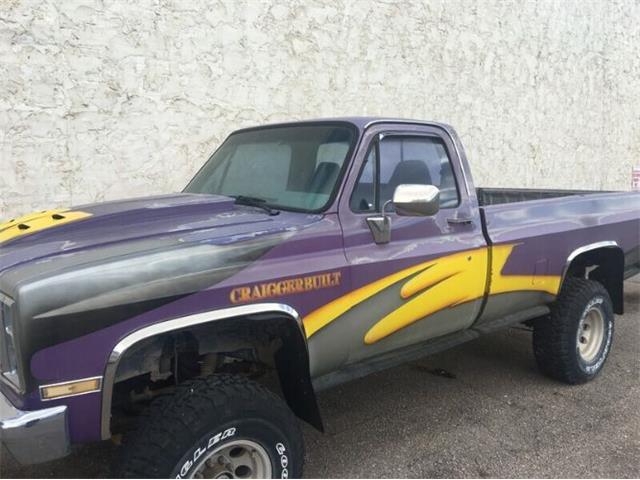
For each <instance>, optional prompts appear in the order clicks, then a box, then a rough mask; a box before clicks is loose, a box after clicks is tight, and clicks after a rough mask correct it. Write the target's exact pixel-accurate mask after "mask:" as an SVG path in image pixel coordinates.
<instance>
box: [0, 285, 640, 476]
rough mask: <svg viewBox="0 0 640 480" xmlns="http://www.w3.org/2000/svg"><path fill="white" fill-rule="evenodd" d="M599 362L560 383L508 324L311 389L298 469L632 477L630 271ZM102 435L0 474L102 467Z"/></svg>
mask: <svg viewBox="0 0 640 480" xmlns="http://www.w3.org/2000/svg"><path fill="white" fill-rule="evenodd" d="M625 290H626V293H625V303H626V313H625V315H624V316H618V317H617V318H616V326H615V328H616V330H615V338H614V344H613V349H612V352H611V355H610V357H609V359H608V361H607V364H606V365H605V368H604V370H603V371H602V373H601V374H600V375H599V377H598V378H597V379H595V380H594V381H593V382H590V383H588V384H586V385H580V386H567V385H563V384H561V383H558V382H555V381H553V380H550V379H547V378H546V377H543V376H542V375H540V374H539V373H538V371H537V370H536V366H535V362H534V359H533V353H532V349H531V333H530V332H529V331H526V330H524V329H519V328H511V329H508V330H505V331H503V332H500V333H497V334H494V335H491V336H486V337H484V338H480V339H478V340H475V341H473V342H470V343H467V344H465V345H461V346H459V347H456V348H454V349H452V350H449V351H447V352H443V353H440V354H437V355H433V356H430V357H426V358H425V359H423V360H420V361H417V362H413V363H409V364H407V365H403V366H401V367H397V368H393V369H390V370H387V371H384V372H381V373H377V374H374V375H370V376H368V377H366V378H363V379H360V380H356V381H354V382H351V383H349V384H345V385H343V386H339V387H336V388H334V389H332V390H329V391H325V392H322V393H320V395H319V401H320V407H321V410H322V413H323V417H324V421H325V426H326V430H327V432H326V433H325V434H324V435H323V434H320V433H318V432H316V431H314V430H313V429H312V428H307V427H306V426H305V428H304V431H305V442H306V450H307V455H306V466H305V475H306V476H308V477H350V478H352V477H400V478H407V477H408V478H416V477H624V478H635V477H639V476H640V278H638V277H636V278H635V279H632V280H631V281H628V282H626V284H625ZM114 452H115V448H114V447H113V446H111V444H109V443H102V444H95V445H88V446H83V447H80V448H77V449H75V450H74V452H73V455H72V456H70V457H67V458H65V459H62V460H59V461H55V462H51V463H48V464H43V465H37V466H31V467H21V466H19V465H17V464H16V463H15V462H14V461H13V459H12V458H10V456H9V455H8V454H7V452H6V451H4V450H3V451H2V454H1V456H0V477H2V478H9V477H22V478H24V477H46V478H49V477H61V478H62V477H98V476H107V475H108V474H109V467H110V464H111V462H112V461H113V458H114V455H115V453H114Z"/></svg>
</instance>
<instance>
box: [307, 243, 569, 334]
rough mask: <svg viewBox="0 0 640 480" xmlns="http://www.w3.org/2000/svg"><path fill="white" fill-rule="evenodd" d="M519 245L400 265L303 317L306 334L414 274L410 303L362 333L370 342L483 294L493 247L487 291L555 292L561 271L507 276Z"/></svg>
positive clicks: (407, 295)
mask: <svg viewBox="0 0 640 480" xmlns="http://www.w3.org/2000/svg"><path fill="white" fill-rule="evenodd" d="M514 247H515V245H498V246H493V247H485V248H479V249H476V250H469V251H465V252H460V253H455V254H452V255H447V256H444V257H440V258H437V259H434V260H431V261H428V262H424V263H420V264H418V265H415V266H413V267H409V268H407V269H404V270H401V271H399V272H396V273H394V274H391V275H389V276H386V277H383V278H381V279H379V280H377V281H375V282H373V283H369V284H367V285H365V286H363V287H360V288H359V289H357V290H354V291H353V292H350V293H348V294H346V295H343V296H342V297H339V298H337V299H336V300H334V301H333V302H330V303H328V304H326V305H324V306H322V307H320V308H318V309H316V310H314V311H313V312H311V313H310V314H309V315H307V316H306V317H305V318H304V320H303V322H304V326H305V329H306V332H307V337H311V336H312V335H313V334H315V333H316V332H318V331H319V330H321V329H322V328H324V327H326V326H327V325H329V324H330V323H331V322H333V321H334V320H336V319H338V318H339V317H340V316H341V315H343V314H344V313H346V312H347V311H349V310H350V309H351V308H353V307H354V306H356V305H358V304H359V303H362V302H364V301H366V300H367V299H369V298H370V297H372V296H374V295H376V294H378V293H380V292H381V291H382V290H384V289H386V288H388V287H390V286H391V285H394V284H395V283H397V282H400V281H402V280H405V279H406V278H408V277H411V276H412V275H414V274H416V273H417V275H415V276H413V277H412V278H410V279H409V280H408V281H407V282H406V283H405V284H404V285H403V286H402V288H401V290H400V296H401V297H402V299H404V300H406V302H405V303H404V304H403V305H402V306H400V307H398V308H397V309H395V310H394V311H392V312H391V313H389V314H387V315H386V316H384V317H383V318H381V319H380V321H378V322H377V323H376V324H375V325H374V326H373V327H372V328H371V329H370V330H369V331H368V332H367V333H366V334H365V337H364V343H366V344H367V345H371V344H373V343H376V342H379V341H380V340H382V339H384V338H386V337H388V336H389V335H391V334H393V333H395V332H397V331H398V330H401V329H403V328H405V327H407V326H409V325H411V324H413V323H415V322H417V321H419V320H422V319H423V318H425V317H428V316H429V315H432V314H434V313H436V312H438V311H440V310H443V309H445V308H449V307H455V306H457V305H460V304H463V303H466V302H470V301H474V300H477V299H479V298H482V297H483V296H484V294H485V287H486V285H485V284H486V279H487V271H486V269H487V265H488V262H489V256H488V253H489V248H491V252H492V257H491V264H492V265H491V267H492V268H491V271H492V273H491V283H490V289H489V295H496V294H500V293H507V292H518V291H542V292H547V293H550V294H552V295H556V294H557V293H558V290H559V288H560V281H561V277H560V276H558V275H535V276H534V275H503V274H502V270H503V268H504V266H505V264H506V263H507V260H508V259H509V256H510V255H511V253H512V251H513V249H514Z"/></svg>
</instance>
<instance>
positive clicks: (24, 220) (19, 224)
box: [0, 210, 91, 243]
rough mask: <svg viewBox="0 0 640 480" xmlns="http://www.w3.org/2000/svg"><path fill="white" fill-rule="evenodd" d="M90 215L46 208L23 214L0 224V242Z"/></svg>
mask: <svg viewBox="0 0 640 480" xmlns="http://www.w3.org/2000/svg"><path fill="white" fill-rule="evenodd" d="M90 216H91V214H90V213H87V212H71V211H68V210H47V211H44V212H38V213H32V214H29V215H25V216H23V217H20V218H16V219H14V220H10V221H9V222H5V223H2V224H0V243H4V242H8V241H9V240H13V239H14V238H17V237H22V236H24V235H29V234H31V233H36V232H40V231H42V230H46V229H48V228H52V227H57V226H58V225H64V224H66V223H71V222H75V221H77V220H81V219H83V218H87V217H90Z"/></svg>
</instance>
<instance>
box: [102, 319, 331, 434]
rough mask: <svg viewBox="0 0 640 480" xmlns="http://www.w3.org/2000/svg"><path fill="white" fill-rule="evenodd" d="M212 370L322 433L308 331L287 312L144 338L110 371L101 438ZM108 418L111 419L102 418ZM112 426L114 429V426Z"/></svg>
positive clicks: (114, 431)
mask: <svg viewBox="0 0 640 480" xmlns="http://www.w3.org/2000/svg"><path fill="white" fill-rule="evenodd" d="M213 373H231V374H237V375H243V376H248V377H250V378H252V379H253V380H256V381H258V382H260V383H263V384H265V385H266V386H267V387H268V388H270V389H271V390H273V391H274V392H275V393H277V394H280V395H281V396H282V397H284V399H285V401H286V402H287V404H288V405H289V407H290V408H291V410H292V411H293V412H294V413H295V414H296V416H298V417H299V418H301V419H303V420H305V421H306V422H308V423H310V424H311V425H313V426H314V427H316V428H318V429H319V430H322V429H323V426H322V420H321V417H320V412H319V409H318V406H317V401H316V398H315V393H314V390H313V386H312V384H311V378H310V375H309V359H308V351H307V346H306V338H305V336H304V332H303V331H302V330H301V329H300V327H299V324H298V322H297V319H294V318H292V317H290V316H288V315H284V314H273V313H272V314H258V315H247V316H240V317H231V318H224V319H221V320H217V321H212V322H209V323H203V324H199V325H197V326H192V327H187V328H181V329H177V330H171V331H168V332H164V333H160V334H157V335H153V336H151V337H148V338H144V339H142V340H140V341H138V342H136V343H135V344H133V345H131V346H130V347H129V348H127V349H126V350H125V351H124V352H123V353H122V355H121V357H120V358H119V361H118V363H117V365H116V367H115V371H114V373H113V388H112V389H111V390H112V391H111V393H110V398H109V400H110V404H109V405H108V410H107V411H106V412H105V411H104V410H103V422H105V421H107V422H110V423H109V424H108V425H107V429H106V430H105V427H104V426H103V437H108V436H109V435H110V434H111V433H119V432H123V431H126V430H127V429H128V421H129V420H133V418H132V417H135V416H137V414H139V413H140V412H141V410H142V409H144V408H145V407H146V405H147V404H148V403H149V402H150V401H151V400H153V398H155V397H156V396H159V395H162V394H166V393H170V392H171V391H172V390H173V389H174V388H175V386H176V385H178V384H180V383H183V382H185V381H187V380H190V379H193V378H197V377H205V376H208V375H211V374H213ZM105 413H106V414H107V416H108V417H109V418H111V419H112V421H110V420H109V418H106V419H105ZM111 424H112V425H111Z"/></svg>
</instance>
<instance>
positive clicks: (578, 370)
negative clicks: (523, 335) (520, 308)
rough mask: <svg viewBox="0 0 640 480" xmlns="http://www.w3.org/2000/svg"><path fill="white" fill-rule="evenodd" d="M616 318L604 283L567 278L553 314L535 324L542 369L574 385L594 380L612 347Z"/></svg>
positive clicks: (551, 375)
mask: <svg viewBox="0 0 640 480" xmlns="http://www.w3.org/2000/svg"><path fill="white" fill-rule="evenodd" d="M613 318H614V317H613V307H612V305H611V299H610V298H609V294H608V293H607V290H606V289H605V288H604V287H603V286H602V285H601V284H600V283H598V282H596V281H592V280H586V279H584V278H567V279H566V280H565V282H564V284H563V286H562V289H561V291H560V294H559V295H558V298H557V300H556V301H555V302H554V304H553V305H552V307H551V314H550V316H548V317H545V318H541V319H539V320H537V321H536V322H535V323H534V327H533V352H534V355H535V358H536V362H537V364H538V368H539V369H540V370H541V371H542V372H543V373H544V374H545V375H548V376H549V377H551V378H554V379H556V380H559V381H561V382H565V383H569V384H572V385H573V384H579V383H585V382H588V381H589V380H592V379H593V378H594V377H595V376H596V375H598V373H600V371H601V370H602V367H603V366H604V363H605V361H606V359H607V356H608V355H609V351H610V350H611V342H612V340H613Z"/></svg>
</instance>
